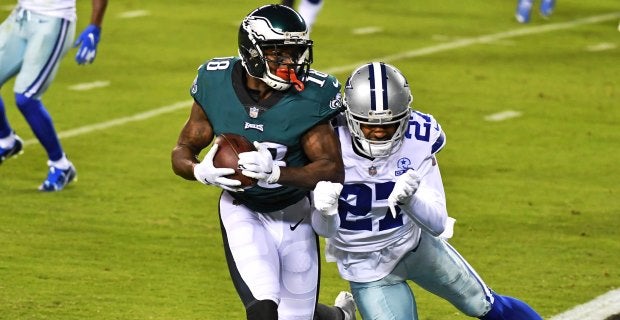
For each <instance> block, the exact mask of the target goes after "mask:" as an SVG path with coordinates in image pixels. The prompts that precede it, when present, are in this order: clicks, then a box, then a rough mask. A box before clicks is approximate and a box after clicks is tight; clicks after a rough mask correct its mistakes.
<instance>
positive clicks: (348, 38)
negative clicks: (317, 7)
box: [0, 0, 620, 320]
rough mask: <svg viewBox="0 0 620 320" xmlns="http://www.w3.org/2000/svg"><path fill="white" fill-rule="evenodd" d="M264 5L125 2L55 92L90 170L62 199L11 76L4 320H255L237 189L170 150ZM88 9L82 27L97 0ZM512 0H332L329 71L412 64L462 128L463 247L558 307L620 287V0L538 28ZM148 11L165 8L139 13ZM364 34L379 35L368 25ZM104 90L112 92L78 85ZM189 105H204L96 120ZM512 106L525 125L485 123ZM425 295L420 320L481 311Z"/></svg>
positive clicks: (335, 283)
mask: <svg viewBox="0 0 620 320" xmlns="http://www.w3.org/2000/svg"><path fill="white" fill-rule="evenodd" d="M9 2H12V1H9ZM262 4H263V3H262V2H258V1H240V0H233V1H227V2H218V3H217V4H214V1H196V0H184V1H177V2H175V3H174V4H173V5H171V3H170V2H169V1H163V0H149V1H137V0H124V1H111V2H110V5H109V7H108V11H107V15H106V19H105V22H104V28H103V35H102V41H101V43H100V50H99V52H98V56H97V59H96V61H95V63H94V64H93V65H90V66H86V67H85V66H77V65H76V64H75V62H74V60H73V55H74V54H75V51H74V50H73V51H71V52H70V53H69V55H68V56H67V57H66V58H65V59H64V61H63V63H62V66H61V70H60V72H59V74H58V76H57V78H56V81H55V82H54V84H53V86H52V87H51V89H50V90H49V91H48V92H47V94H46V95H45V96H44V99H43V100H44V103H45V104H46V106H47V107H48V110H49V111H50V113H51V114H52V115H53V117H54V121H55V125H56V128H57V129H58V131H59V132H60V133H61V134H63V133H71V134H68V135H67V136H66V137H65V138H63V139H62V143H63V146H64V148H65V151H66V152H67V154H68V155H69V157H70V159H71V160H72V161H73V162H74V163H75V165H76V167H77V169H78V173H79V181H78V182H77V183H75V184H72V185H70V186H69V187H68V188H67V189H66V190H64V191H62V192H60V193H54V194H43V193H40V192H38V191H36V188H37V186H38V185H39V184H40V183H41V181H42V180H43V178H44V177H45V174H46V169H47V168H46V164H45V161H46V156H45V153H44V151H43V149H42V148H41V146H40V145H39V144H38V143H37V142H36V141H35V140H34V138H33V135H32V133H31V131H30V129H29V128H28V126H27V124H26V123H25V121H24V119H23V118H22V117H21V114H20V113H19V112H18V111H17V109H16V108H15V107H14V102H13V97H12V86H13V82H12V81H11V82H9V83H7V84H6V85H5V86H4V87H3V88H2V90H1V93H2V97H3V99H4V102H5V104H6V107H7V112H8V117H9V119H10V120H11V124H12V126H13V127H14V129H15V130H16V131H17V133H18V134H19V135H20V136H21V137H22V138H24V139H25V140H27V141H28V142H27V146H26V149H25V153H24V154H23V155H21V156H20V157H19V158H17V159H11V160H9V161H7V162H6V163H4V164H3V165H2V166H0V204H1V205H2V207H0V319H101V320H104V319H105V320H110V319H140V320H142V319H175V320H177V319H244V318H245V316H244V311H243V307H242V305H241V303H240V301H239V299H238V297H237V295H236V293H235V290H234V288H233V286H232V284H231V282H230V279H229V275H228V271H227V268H226V264H225V260H224V255H223V251H222V240H221V236H220V231H219V222H218V218H217V208H216V201H217V197H218V194H219V189H217V188H214V187H205V186H203V185H201V184H199V183H196V182H188V181H184V180H182V179H181V178H179V177H177V176H175V175H174V174H173V172H172V170H171V168H170V151H171V149H172V147H173V146H174V144H175V142H176V138H177V136H178V132H179V130H180V128H181V126H182V125H183V124H184V122H185V120H186V119H187V116H188V114H189V108H190V106H191V97H190V96H189V86H190V84H191V82H192V80H193V79H194V76H195V72H196V67H197V66H198V65H200V64H201V63H202V62H204V61H205V60H207V59H209V58H212V57H217V56H231V55H236V50H237V49H236V45H237V43H236V37H237V28H238V24H239V22H240V20H241V18H242V17H243V16H245V15H246V14H247V13H248V12H249V11H250V10H252V9H253V8H255V7H257V6H259V5H262ZM78 5H79V13H80V16H81V20H80V21H79V22H78V31H80V30H81V29H82V28H83V27H84V26H85V25H86V24H87V23H88V21H87V20H88V17H89V15H90V1H87V0H79V1H78ZM514 7H515V1H512V0H511V1H509V0H488V1H475V2H473V1H459V0H444V1H407V0H395V1H390V2H382V1H370V0H360V1H344V0H333V1H332V0H326V2H325V5H324V8H323V10H322V12H321V13H320V15H319V18H318V21H317V23H316V25H315V27H314V29H313V34H312V37H313V39H314V40H315V49H314V54H315V63H314V65H313V67H314V68H315V69H317V70H320V71H327V72H332V73H334V74H335V75H336V76H337V77H338V78H339V79H340V80H341V81H344V80H345V79H346V77H347V75H348V73H349V72H350V71H351V68H352V65H355V64H361V63H363V62H368V61H371V60H384V61H386V62H389V63H392V64H394V65H396V66H397V67H398V68H400V69H401V70H402V71H403V72H404V73H405V74H406V75H407V77H408V79H409V81H410V84H411V86H412V90H413V93H414V97H415V101H414V108H416V109H418V110H421V111H423V112H426V113H431V114H433V115H434V116H435V117H436V118H437V119H438V120H439V122H440V123H441V124H442V126H443V129H444V131H445V132H446V134H447V138H448V144H447V146H446V148H445V149H444V151H442V153H441V154H440V157H439V160H440V163H441V167H442V171H443V178H444V183H445V187H446V193H447V197H448V209H449V211H450V212H451V215H452V216H453V217H455V218H456V219H457V224H456V230H455V237H454V238H453V239H452V240H451V242H452V244H453V245H454V246H455V247H456V248H458V249H459V250H460V252H461V253H462V254H463V255H464V256H465V257H466V258H467V259H468V260H469V262H470V263H471V264H472V265H473V266H474V267H475V268H476V269H477V271H478V272H479V274H480V275H481V276H482V277H483V278H484V279H485V281H486V282H487V284H489V285H490V286H491V287H492V288H493V289H495V290H496V291H498V292H500V293H503V294H508V295H513V296H517V297H519V298H522V299H523V300H525V301H527V302H528V303H530V304H531V305H532V306H533V307H534V308H536V309H537V310H538V311H539V312H540V313H541V314H542V315H543V316H544V317H545V318H548V317H551V316H553V315H555V314H558V313H560V312H562V311H565V310H567V309H569V308H571V307H573V306H575V305H578V304H581V303H584V302H587V301H589V300H591V299H592V298H594V297H596V296H598V295H600V294H603V293H605V292H607V291H609V290H611V289H614V288H618V287H620V255H618V252H620V231H619V230H620V200H619V199H620V194H619V193H620V189H619V188H618V185H619V181H620V167H619V166H618V160H620V151H619V150H618V148H619V146H620V126H619V124H620V108H619V107H620V104H619V101H620V67H619V65H620V32H618V21H619V20H620V6H619V3H618V0H592V1H579V0H566V1H559V3H558V5H557V9H556V12H555V13H554V15H553V16H552V19H550V20H546V21H545V20H543V19H542V18H540V17H539V16H536V15H534V16H533V21H532V22H531V23H530V24H529V25H519V24H517V23H516V22H515V21H514V18H513V11H514ZM135 10H146V11H147V12H148V15H145V16H141V17H136V18H133V19H129V18H122V16H121V14H122V13H124V12H127V11H135ZM8 14H9V11H8V10H7V9H6V8H4V11H0V17H2V18H3V19H4V17H6V16H7V15H8ZM593 17H596V18H593ZM590 18H592V19H590ZM588 19H590V20H588ZM363 27H377V28H379V31H378V32H376V33H371V34H363V35H356V34H355V33H354V32H353V31H354V29H357V28H363ZM482 36H488V37H482ZM424 48H433V50H429V51H422V50H421V49H424ZM95 81H109V83H110V85H109V86H106V87H101V88H96V89H93V90H88V91H74V90H71V89H70V88H69V87H70V86H73V85H76V84H79V83H89V82H95ZM179 102H185V103H186V105H187V107H186V108H176V109H174V110H173V111H170V112H166V113H162V114H159V115H156V116H153V117H146V118H143V119H133V120H135V121H128V122H126V123H121V124H118V125H110V126H108V127H105V128H100V129H97V127H95V125H97V124H101V123H109V122H110V121H113V120H116V119H126V118H127V117H131V116H134V115H137V114H142V113H145V112H148V111H151V110H154V109H158V108H161V107H165V106H172V105H175V104H176V103H179ZM506 110H512V111H516V112H519V113H520V116H519V117H515V118H510V119H506V120H505V121H497V122H492V121H486V120H485V117H486V116H488V115H491V114H495V113H498V112H502V111H506ZM82 127H84V128H85V129H86V130H85V131H83V132H77V133H76V132H75V131H70V130H73V129H77V128H82ZM322 270H323V273H322V280H321V297H320V300H321V301H322V302H324V303H327V304H332V303H333V299H334V298H335V297H336V295H337V293H338V292H339V291H341V290H347V289H348V285H347V283H346V282H345V281H343V280H341V279H340V278H339V277H338V274H337V270H336V266H335V265H334V264H327V263H323V267H322ZM413 288H414V292H415V294H416V299H417V301H418V303H419V313H420V319H424V320H448V319H465V318H466V317H465V316H462V315H460V314H458V312H457V311H456V309H455V308H453V307H452V306H451V305H449V304H448V303H447V302H445V301H443V300H440V299H439V298H437V297H434V296H432V295H430V294H428V293H426V292H424V291H423V290H421V289H420V288H418V287H415V286H413ZM584 320H585V319H584Z"/></svg>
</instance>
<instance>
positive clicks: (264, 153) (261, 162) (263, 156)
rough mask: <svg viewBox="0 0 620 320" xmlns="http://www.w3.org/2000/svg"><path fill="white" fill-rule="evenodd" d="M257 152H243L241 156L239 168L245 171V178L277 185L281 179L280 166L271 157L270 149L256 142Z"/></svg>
mask: <svg viewBox="0 0 620 320" xmlns="http://www.w3.org/2000/svg"><path fill="white" fill-rule="evenodd" d="M254 147H256V151H248V152H242V153H240V154H239V161H238V163H239V167H240V168H242V169H243V170H242V171H241V173H242V174H243V175H244V176H247V177H250V178H254V179H258V180H260V181H264V182H267V183H276V182H278V179H280V166H278V165H277V164H276V163H275V162H274V161H273V157H272V156H271V152H269V149H267V147H265V146H264V145H262V144H261V143H259V142H258V141H254Z"/></svg>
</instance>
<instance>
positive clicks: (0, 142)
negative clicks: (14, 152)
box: [0, 132, 15, 149]
mask: <svg viewBox="0 0 620 320" xmlns="http://www.w3.org/2000/svg"><path fill="white" fill-rule="evenodd" d="M14 144H15V134H14V133H12V132H11V133H10V134H9V136H8V137H6V138H2V139H0V148H2V149H11V148H13V145H14Z"/></svg>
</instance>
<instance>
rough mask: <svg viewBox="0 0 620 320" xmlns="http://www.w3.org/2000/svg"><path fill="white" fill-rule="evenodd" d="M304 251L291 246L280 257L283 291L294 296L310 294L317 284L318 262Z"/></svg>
mask: <svg viewBox="0 0 620 320" xmlns="http://www.w3.org/2000/svg"><path fill="white" fill-rule="evenodd" d="M304 249H305V248H303V247H301V246H300V247H297V246H295V245H293V246H291V247H288V248H287V250H285V252H284V253H283V255H282V282H283V285H284V288H283V289H285V290H287V291H289V292H292V293H294V294H305V293H308V292H312V291H314V290H316V288H317V284H318V273H319V271H318V268H319V267H318V261H317V259H316V256H313V255H312V253H311V252H309V251H307V250H304Z"/></svg>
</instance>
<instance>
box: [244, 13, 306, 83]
mask: <svg viewBox="0 0 620 320" xmlns="http://www.w3.org/2000/svg"><path fill="white" fill-rule="evenodd" d="M238 45H239V56H240V57H241V61H242V63H243V67H244V68H245V70H246V71H247V72H248V74H250V75H251V76H252V77H255V78H258V79H261V80H262V81H264V82H265V83H266V84H267V85H268V86H270V87H272V88H273V89H275V90H279V91H285V90H288V89H289V88H290V87H291V85H294V86H295V89H297V90H298V91H302V90H303V89H304V84H303V82H304V81H305V80H306V77H307V75H308V71H309V70H310V64H312V40H310V36H309V33H308V28H307V26H306V23H305V22H304V20H303V18H302V17H301V16H300V15H299V13H297V12H296V11H295V10H293V9H291V8H289V7H287V6H283V5H278V4H272V5H266V6H262V7H260V8H258V9H256V10H254V11H252V12H250V14H248V15H247V16H246V17H245V18H244V19H243V21H242V22H241V25H240V26H239V36H238ZM283 47H289V48H294V49H295V50H294V52H295V54H294V56H292V57H290V58H291V60H293V63H290V64H287V66H285V67H280V68H278V69H277V70H276V72H275V74H274V73H272V72H271V70H269V65H268V63H269V60H268V59H267V58H266V57H265V51H264V50H266V49H270V48H271V49H275V51H276V52H277V51H278V50H279V49H282V48H283ZM273 62H276V63H279V60H276V61H273Z"/></svg>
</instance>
